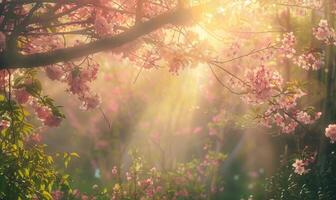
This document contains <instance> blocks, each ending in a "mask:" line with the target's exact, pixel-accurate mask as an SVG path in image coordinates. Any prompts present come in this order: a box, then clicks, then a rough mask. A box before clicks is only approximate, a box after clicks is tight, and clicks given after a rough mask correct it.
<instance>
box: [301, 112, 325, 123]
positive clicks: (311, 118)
mask: <svg viewBox="0 0 336 200" xmlns="http://www.w3.org/2000/svg"><path fill="white" fill-rule="evenodd" d="M321 115H322V113H321V112H317V113H315V116H311V115H310V114H308V113H307V112H304V111H299V112H298V113H297V114H296V119H297V120H298V121H300V122H301V123H303V124H313V123H314V122H315V121H316V120H318V119H319V118H320V117H321Z"/></svg>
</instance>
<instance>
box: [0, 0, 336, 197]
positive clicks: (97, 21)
mask: <svg viewBox="0 0 336 200" xmlns="http://www.w3.org/2000/svg"><path fill="white" fill-rule="evenodd" d="M274 7H280V11H278V10H277V9H272V8H274ZM232 10H234V11H233V12H231V11H232ZM307 10H308V11H307ZM308 12H309V13H308ZM0 13H1V14H0V88H1V98H0V99H1V106H0V108H1V110H0V112H1V118H0V120H1V121H0V131H1V132H3V133H4V134H3V136H1V137H2V141H5V144H6V145H4V146H3V152H12V150H13V149H14V150H15V149H22V151H25V150H26V147H25V146H24V145H23V142H22V141H26V143H27V144H31V143H32V142H31V141H32V140H37V137H34V135H35V133H33V132H34V131H32V128H31V125H30V124H29V123H28V121H27V116H28V111H27V110H29V109H30V110H31V112H32V113H34V116H36V118H38V119H39V120H40V121H41V123H42V124H43V126H48V127H57V126H59V125H60V123H61V122H62V119H63V118H65V115H64V114H63V113H62V112H61V109H60V108H59V106H57V105H56V103H55V102H54V100H53V99H52V98H50V97H48V96H46V95H45V93H46V92H47V90H43V89H42V88H43V87H42V84H41V81H40V80H39V78H38V75H39V73H41V72H43V73H44V74H45V75H46V76H47V77H48V78H50V79H51V80H53V81H55V82H60V83H65V84H66V90H67V92H69V93H70V94H72V95H73V96H76V97H77V98H78V99H79V100H80V101H81V105H80V107H81V108H82V109H84V110H89V109H95V108H97V107H99V105H100V102H101V98H100V96H99V94H97V93H95V91H93V90H92V89H91V88H90V83H92V82H93V81H94V80H95V79H96V78H97V74H98V71H99V69H100V64H99V62H98V59H97V54H98V53H102V52H104V53H105V55H107V56H106V57H107V58H106V59H116V56H115V55H117V54H119V55H120V56H119V59H120V60H127V61H128V62H129V63H132V64H135V65H136V66H138V67H140V68H141V70H156V69H158V68H160V67H161V66H166V67H167V68H168V71H169V72H170V73H171V74H172V75H179V73H181V71H183V69H185V68H187V67H188V68H189V67H190V68H193V67H207V68H209V70H210V71H211V72H212V74H213V76H214V77H215V79H216V80H217V82H218V83H219V84H220V85H221V86H222V87H223V89H226V90H228V91H229V92H230V93H231V94H232V95H237V96H238V98H240V99H241V100H242V102H244V103H246V104H247V105H249V106H251V107H252V108H257V110H258V111H259V112H257V113H256V114H255V116H254V119H255V120H256V121H257V122H258V123H259V124H260V125H263V126H265V127H268V128H271V127H276V128H279V130H280V132H281V134H283V135H291V136H293V137H297V138H298V146H299V148H298V152H302V151H303V152H305V153H302V155H301V156H302V158H295V160H292V161H294V162H293V163H291V164H290V165H289V166H290V167H294V172H295V173H296V174H298V175H301V176H304V175H306V174H307V173H309V170H307V169H308V166H310V165H312V163H314V159H315V157H314V159H312V158H311V152H309V153H306V151H307V148H302V146H305V145H306V144H308V143H306V140H305V139H306V138H309V137H311V135H313V134H312V132H313V133H315V132H319V134H318V135H317V136H316V134H315V135H313V136H314V137H315V138H317V139H318V140H320V141H321V143H320V144H319V145H313V146H312V147H311V148H312V150H310V151H312V152H317V154H318V156H317V158H316V159H317V160H318V164H319V165H320V166H322V167H321V168H322V169H324V168H325V167H327V166H328V163H329V162H328V161H326V158H327V155H329V153H330V152H331V149H333V148H334V147H333V146H331V144H328V139H330V140H331V142H334V140H335V136H334V132H335V130H334V129H335V127H334V126H335V125H334V124H333V123H335V120H336V118H335V117H334V116H335V113H336V106H335V103H334V101H335V95H334V93H335V77H334V73H335V70H336V66H335V62H334V56H335V52H334V51H335V50H334V46H335V45H336V42H335V40H336V39H335V38H336V35H335V30H334V28H333V27H334V21H333V18H334V14H335V2H333V1H325V2H322V1H318V0H312V1H302V0H295V1H270V2H266V1H262V0H260V1H240V0H237V1H227V0H213V1H184V0H178V1H176V0H163V1H156V0H127V1H113V0H99V1H94V0H81V1H80V0H71V1H53V0H12V1H11V0H3V1H1V3H0ZM291 15H294V16H295V17H297V18H300V19H301V18H302V19H303V21H305V22H306V21H307V24H308V23H310V25H309V26H310V27H309V32H308V33H309V34H310V38H309V39H306V40H304V39H302V38H303V37H301V35H303V34H301V33H299V32H298V30H295V28H294V27H292V25H293V24H295V23H297V24H298V23H300V21H299V20H297V21H295V22H291V21H290V20H291ZM238 16H240V17H241V18H245V19H252V20H251V22H250V23H247V24H246V23H243V21H244V20H240V19H238V20H237V18H239V17H238ZM307 16H311V18H313V20H311V21H309V20H310V19H308V17H307ZM317 16H318V17H317ZM317 18H318V19H317ZM233 20H236V21H238V23H237V24H234V23H231V22H232V21H233ZM253 20H254V22H253ZM273 20H277V25H275V27H276V30H273V29H271V30H270V29H269V26H270V25H272V23H273V22H274V21H273ZM223 21H224V22H225V23H223ZM260 21H262V22H263V23H264V24H262V25H260V24H259V22H260ZM256 26H257V27H258V28H262V29H265V30H255V29H254V28H255V27H256ZM307 26H308V25H307ZM298 27H299V25H298ZM302 27H303V25H302ZM228 29H229V30H228ZM262 34H266V35H264V36H260V35H262ZM202 37H203V38H202ZM204 37H205V38H204ZM207 37H208V38H207ZM209 38H212V39H211V40H210V39H209ZM227 38H229V40H230V42H229V43H230V44H231V45H223V46H225V47H223V46H221V45H218V43H225V42H226V40H227ZM307 41H308V42H307ZM251 49H252V50H251ZM280 66H283V68H280ZM294 66H296V67H298V68H300V69H301V70H306V71H308V72H307V74H309V75H312V74H313V73H315V74H317V76H318V80H319V81H320V82H321V83H322V84H324V85H325V90H326V98H325V99H324V100H323V101H321V102H319V103H320V104H323V106H317V109H315V108H314V107H312V106H309V105H308V106H307V105H302V104H301V103H300V101H301V100H302V99H303V98H304V97H305V96H307V95H309V93H308V92H309V91H305V90H304V84H302V82H300V81H299V80H290V79H289V78H288V77H290V76H289V74H290V73H288V74H287V76H286V78H283V76H282V73H286V71H287V72H290V71H291V67H294ZM323 70H324V71H323ZM312 71H317V72H312ZM308 81H309V80H308ZM313 106H314V105H313ZM320 111H322V112H320ZM321 116H323V117H324V122H323V126H324V127H326V126H328V127H327V128H326V129H325V134H323V131H324V128H323V129H321V128H320V127H318V128H315V127H313V128H311V127H312V126H313V125H314V124H315V122H316V121H318V120H319V119H320V118H321ZM217 121H218V120H217ZM215 122H216V120H215ZM328 124H331V125H328ZM314 128H315V129H314ZM21 132H22V134H21ZM214 132H215V131H213V132H212V133H214ZM321 133H322V134H321ZM26 151H27V152H26V153H27V154H29V155H31V154H30V153H29V151H28V150H26ZM35 151H42V150H40V147H39V148H38V149H35ZM31 152H33V151H31ZM4 155H5V156H4V157H6V156H7V155H8V153H4ZM307 155H309V156H308V157H309V158H307ZM14 157H15V158H16V159H17V158H18V157H17V156H14ZM27 157H29V156H27ZM6 159H7V160H8V162H9V160H10V158H8V157H6ZM51 163H52V162H51V161H49V162H48V163H44V164H45V165H48V166H49V165H50V164H51ZM43 166H44V165H43V164H41V167H43ZM30 167H31V166H30ZM8 169H9V168H8ZM28 174H29V173H28ZM56 174H57V173H56V172H53V173H51V175H50V177H49V176H48V177H45V179H46V180H47V179H49V178H50V179H52V178H53V177H56ZM41 184H42V183H41ZM32 190H34V188H28V189H27V191H29V192H30V193H31V194H29V195H31V196H30V197H32V196H33V193H34V192H32ZM49 190H50V189H49ZM25 192H26V191H25ZM49 192H50V191H49ZM48 194H49V193H48V191H47V190H45V191H43V190H41V191H40V194H38V195H42V196H43V195H44V196H48ZM0 197H1V196H0Z"/></svg>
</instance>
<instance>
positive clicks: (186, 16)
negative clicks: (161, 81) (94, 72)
mask: <svg viewBox="0 0 336 200" xmlns="http://www.w3.org/2000/svg"><path fill="white" fill-rule="evenodd" d="M201 8H202V6H198V7H192V8H188V9H187V8H179V9H176V10H173V11H170V12H167V13H164V14H161V15H158V16H156V17H154V18H152V19H150V20H148V21H146V22H143V23H139V24H136V25H134V26H133V27H131V28H129V29H128V30H126V31H124V32H123V33H120V34H118V35H115V36H111V37H107V38H102V39H99V40H96V41H93V42H90V43H87V44H83V45H80V46H74V47H69V48H63V49H56V50H53V51H49V52H44V53H34V54H30V55H23V54H20V53H18V52H15V51H10V50H5V51H4V52H2V53H1V54H0V69H15V68H34V67H41V66H47V65H52V64H56V63H59V62H67V61H70V60H72V59H75V58H80V57H84V56H87V55H91V54H95V53H98V52H102V51H106V50H113V49H114V48H118V47H120V46H122V45H124V44H127V43H129V42H132V41H134V40H136V39H138V38H139V37H141V36H144V35H146V34H149V33H151V32H153V31H155V30H157V29H159V28H162V27H163V26H165V25H168V24H180V23H184V22H186V21H188V20H191V19H192V15H193V13H195V12H196V13H197V12H199V11H201V10H200V9H201Z"/></svg>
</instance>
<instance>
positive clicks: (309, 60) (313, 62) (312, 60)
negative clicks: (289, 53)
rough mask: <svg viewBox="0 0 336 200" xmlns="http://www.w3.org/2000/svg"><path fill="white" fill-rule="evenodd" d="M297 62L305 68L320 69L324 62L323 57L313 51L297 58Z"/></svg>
mask: <svg viewBox="0 0 336 200" xmlns="http://www.w3.org/2000/svg"><path fill="white" fill-rule="evenodd" d="M295 63H296V64H297V65H298V66H299V67H301V68H303V69H305V70H310V69H312V70H318V69H320V68H321V66H322V65H323V64H324V63H323V60H322V59H321V58H318V57H317V56H315V55H314V54H313V53H306V54H302V55H300V56H299V57H298V58H297V59H296V60H295Z"/></svg>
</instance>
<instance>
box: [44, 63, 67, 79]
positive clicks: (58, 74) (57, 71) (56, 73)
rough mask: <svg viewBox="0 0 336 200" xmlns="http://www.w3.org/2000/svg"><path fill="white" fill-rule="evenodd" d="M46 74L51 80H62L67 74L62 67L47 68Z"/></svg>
mask: <svg viewBox="0 0 336 200" xmlns="http://www.w3.org/2000/svg"><path fill="white" fill-rule="evenodd" d="M45 72H46V74H47V76H48V77H49V78H50V79H51V80H61V78H62V76H63V75H64V73H65V72H64V71H63V70H62V68H61V67H59V66H56V65H53V66H49V67H46V68H45Z"/></svg>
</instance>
